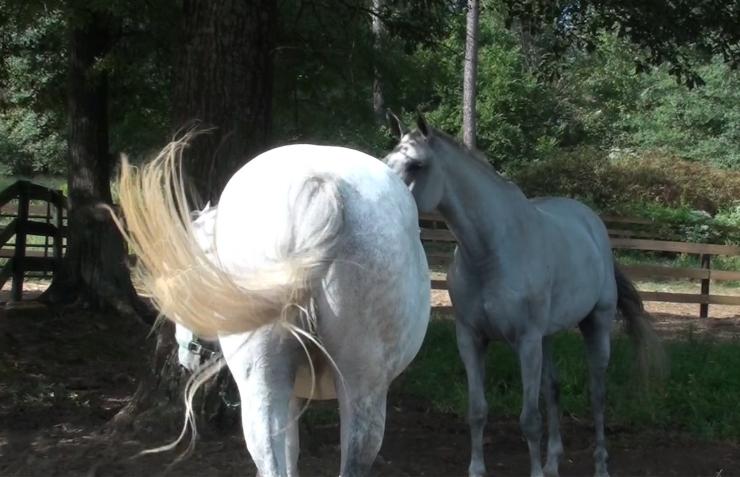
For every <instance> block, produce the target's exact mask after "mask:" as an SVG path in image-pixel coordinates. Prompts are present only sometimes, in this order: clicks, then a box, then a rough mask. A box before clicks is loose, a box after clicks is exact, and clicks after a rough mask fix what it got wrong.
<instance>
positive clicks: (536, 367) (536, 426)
mask: <svg viewBox="0 0 740 477" xmlns="http://www.w3.org/2000/svg"><path fill="white" fill-rule="evenodd" d="M516 351H517V354H518V355H519V365H520V367H521V374H522V388H523V394H522V413H521V415H520V416H519V424H520V426H521V428H522V432H523V433H524V437H525V438H526V439H527V445H528V447H529V462H530V473H531V476H532V477H542V476H543V473H542V456H541V455H540V442H541V439H542V418H541V417H540V410H539V399H540V380H541V378H542V336H538V335H530V336H525V337H523V338H522V339H520V340H519V341H518V342H517V344H516Z"/></svg>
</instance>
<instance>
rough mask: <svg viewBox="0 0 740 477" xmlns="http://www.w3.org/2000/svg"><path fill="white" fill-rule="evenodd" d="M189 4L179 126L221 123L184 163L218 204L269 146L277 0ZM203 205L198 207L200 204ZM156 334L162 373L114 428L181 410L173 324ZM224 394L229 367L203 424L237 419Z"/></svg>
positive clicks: (229, 385)
mask: <svg viewBox="0 0 740 477" xmlns="http://www.w3.org/2000/svg"><path fill="white" fill-rule="evenodd" d="M183 8H184V25H183V35H184V38H183V40H182V45H183V47H182V51H181V55H182V56H181V58H180V59H179V62H178V67H177V70H176V77H175V103H174V108H173V109H174V114H175V117H174V121H175V126H176V127H178V128H180V127H187V126H188V125H192V124H193V122H196V124H197V125H198V126H199V128H201V129H202V128H214V129H213V130H212V131H210V133H209V134H203V135H200V136H197V137H196V138H195V139H194V140H193V141H192V142H191V147H189V148H188V149H187V150H186V152H185V157H184V161H185V163H184V164H185V170H186V173H187V178H188V180H189V182H190V183H189V185H191V186H192V189H193V191H194V192H196V193H197V194H198V196H199V199H200V200H201V201H206V200H210V201H212V202H216V201H217V200H218V197H219V195H220V193H221V191H222V190H223V187H224V185H225V184H226V182H227V181H228V179H229V178H230V177H231V175H232V174H233V173H234V172H235V171H236V170H237V169H239V168H240V167H241V166H242V165H243V164H244V163H246V161H248V160H249V159H250V158H252V157H253V156H255V155H256V154H257V153H259V152H261V151H263V150H265V149H266V147H267V144H268V138H269V134H270V127H271V106H272V75H273V67H272V50H273V45H274V32H275V14H276V11H277V7H276V2H275V0H253V1H245V0H212V1H210V0H209V1H206V0H185V1H184V4H183ZM196 202H197V200H194V201H193V203H192V204H191V207H192V208H195V207H197V206H200V205H201V204H198V203H196ZM157 334H158V336H157V343H156V349H155V351H154V361H153V362H152V368H151V369H152V371H150V373H152V372H153V373H155V374H154V375H152V374H148V375H147V376H144V377H143V378H142V380H141V383H140V385H139V390H138V391H137V393H136V395H135V396H134V397H133V399H132V400H131V402H130V403H129V405H128V406H127V407H126V408H125V409H123V410H122V411H121V413H120V414H119V416H118V418H117V420H116V421H115V422H114V424H115V425H119V424H121V423H131V422H136V421H138V420H139V419H140V417H141V416H142V415H147V414H148V415H151V414H152V412H153V413H154V414H155V415H156V414H157V412H158V411H151V408H150V406H151V405H157V407H158V408H159V409H161V410H162V412H163V413H166V414H168V415H170V414H171V413H169V411H168V410H171V409H182V408H181V407H180V406H179V402H181V401H182V395H181V394H179V393H174V392H173V390H177V389H180V388H181V386H182V383H183V382H184V374H183V371H182V369H181V368H180V366H179V365H178V363H177V353H176V346H177V345H176V343H175V341H174V339H173V330H172V327H171V326H163V327H161V328H160V329H159V330H158V332H157ZM223 393H226V394H228V395H234V394H235V393H234V384H233V380H232V379H231V377H230V375H229V374H228V371H224V372H223V373H221V375H219V376H218V377H217V378H215V380H214V382H213V383H210V384H209V385H208V386H206V387H205V388H204V390H203V393H202V394H201V396H202V397H201V399H202V401H199V402H200V403H201V404H200V405H199V406H198V414H199V420H200V421H201V423H204V424H205V423H208V424H215V425H216V426H217V427H219V428H221V429H223V428H224V427H230V426H231V425H232V424H234V423H236V422H238V416H239V414H238V412H235V410H233V409H231V408H230V407H229V406H227V405H226V403H224V401H223V400H222V399H221V394H223ZM173 400H176V402H174V403H173ZM164 403H166V404H164ZM163 404H164V405H163ZM172 404H175V405H174V406H173V405H172ZM142 413H143V414H142ZM160 414H161V413H160ZM133 416H136V419H133V418H132V417H133ZM160 417H165V416H164V415H161V416H160ZM206 429H207V428H206Z"/></svg>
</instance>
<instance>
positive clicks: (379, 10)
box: [372, 0, 386, 124]
mask: <svg viewBox="0 0 740 477" xmlns="http://www.w3.org/2000/svg"><path fill="white" fill-rule="evenodd" d="M383 6H384V0H373V9H372V30H373V54H374V58H373V98H372V99H373V114H374V115H375V120H376V121H377V123H378V124H385V123H386V118H385V97H384V95H383V76H382V74H381V72H380V68H379V67H378V59H379V58H380V56H381V55H382V54H383V53H382V51H383V43H384V41H385V25H384V24H383V19H382V17H381V15H382V14H383Z"/></svg>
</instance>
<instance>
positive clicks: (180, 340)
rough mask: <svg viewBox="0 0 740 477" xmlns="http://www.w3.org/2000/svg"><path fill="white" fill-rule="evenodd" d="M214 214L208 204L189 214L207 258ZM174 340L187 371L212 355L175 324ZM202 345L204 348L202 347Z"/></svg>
mask: <svg viewBox="0 0 740 477" xmlns="http://www.w3.org/2000/svg"><path fill="white" fill-rule="evenodd" d="M216 212H217V209H216V208H215V207H211V204H210V202H209V203H208V204H206V206H205V208H204V209H203V210H196V211H193V212H192V213H191V214H190V218H191V219H192V224H193V234H194V236H195V240H196V241H197V242H198V245H199V246H200V248H201V249H202V250H203V251H204V252H205V253H206V256H208V257H209V258H211V257H212V256H213V253H214V245H215V244H214V238H215V226H216ZM175 340H176V341H177V359H178V362H179V363H180V365H181V366H183V367H184V368H185V369H187V370H188V371H191V372H192V371H195V369H196V368H198V366H200V365H201V363H202V361H203V360H204V359H208V357H209V355H212V354H213V351H212V350H211V349H210V346H209V345H208V344H206V343H207V342H205V341H204V340H202V339H200V338H198V337H197V336H196V335H195V334H194V333H193V332H192V331H191V330H189V329H188V328H186V327H184V326H182V325H180V324H178V323H175ZM204 344H206V347H204V346H203V345H204Z"/></svg>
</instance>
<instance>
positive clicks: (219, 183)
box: [174, 0, 277, 202]
mask: <svg viewBox="0 0 740 477" xmlns="http://www.w3.org/2000/svg"><path fill="white" fill-rule="evenodd" d="M183 8H184V18H185V21H184V25H183V35H184V38H183V41H182V45H183V47H182V50H181V56H180V59H179V63H178V68H177V72H176V74H177V76H176V78H175V103H174V114H175V115H174V124H175V127H176V128H181V127H184V126H187V125H188V124H192V123H193V122H197V123H198V124H199V125H200V127H201V128H215V129H214V130H213V131H212V132H211V133H210V134H207V135H202V136H200V137H198V138H197V139H196V140H195V141H194V143H193V144H192V147H191V148H190V149H189V150H188V151H187V157H186V170H187V171H188V173H189V177H190V179H191V181H192V185H193V186H194V189H195V190H196V191H197V192H198V194H199V195H200V199H202V200H203V201H206V200H211V201H213V202H215V201H217V200H218V197H219V195H220V193H221V190H222V189H223V187H224V185H225V184H226V181H228V179H229V178H230V177H231V175H232V174H233V173H234V172H235V171H236V170H237V169H239V167H241V166H242V165H243V164H245V163H246V161H248V160H249V159H250V158H252V157H253V156H255V155H256V154H258V153H259V152H262V151H263V150H265V148H266V146H267V144H268V141H269V135H270V130H271V124H272V109H271V107H272V84H273V81H272V78H273V66H272V65H273V58H272V54H273V47H274V42H275V39H274V38H275V23H276V22H275V16H276V12H277V4H276V0H251V1H245V0H212V1H207V0H185V1H184V2H183Z"/></svg>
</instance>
